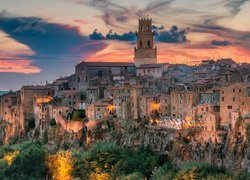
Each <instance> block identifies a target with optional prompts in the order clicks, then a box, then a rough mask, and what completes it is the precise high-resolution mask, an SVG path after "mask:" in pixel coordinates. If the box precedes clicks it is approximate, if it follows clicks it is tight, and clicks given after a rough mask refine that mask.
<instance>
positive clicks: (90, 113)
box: [86, 101, 114, 121]
mask: <svg viewBox="0 0 250 180" xmlns="http://www.w3.org/2000/svg"><path fill="white" fill-rule="evenodd" d="M113 114H114V106H113V105H112V104H111V103H109V102H105V101H96V102H94V103H92V104H89V105H88V106H87V107H86V116H87V117H88V118H89V120H90V121H92V120H94V121H96V120H99V121H100V120H103V119H105V118H108V117H109V116H110V115H113Z"/></svg>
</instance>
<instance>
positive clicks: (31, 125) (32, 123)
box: [27, 118, 36, 129]
mask: <svg viewBox="0 0 250 180" xmlns="http://www.w3.org/2000/svg"><path fill="white" fill-rule="evenodd" d="M27 123H28V128H29V129H34V128H35V127H36V121H35V119H34V118H30V119H27Z"/></svg>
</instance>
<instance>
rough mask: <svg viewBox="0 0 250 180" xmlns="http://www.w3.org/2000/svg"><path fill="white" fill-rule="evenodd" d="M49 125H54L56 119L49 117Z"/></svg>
mask: <svg viewBox="0 0 250 180" xmlns="http://www.w3.org/2000/svg"><path fill="white" fill-rule="evenodd" d="M49 125H50V126H51V127H53V126H55V125H56V120H55V119H54V118H53V119H51V120H50V121H49Z"/></svg>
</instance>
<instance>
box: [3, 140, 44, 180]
mask: <svg viewBox="0 0 250 180" xmlns="http://www.w3.org/2000/svg"><path fill="white" fill-rule="evenodd" d="M12 148H14V149H16V150H18V151H19V153H18V154H17V156H16V157H15V158H13V160H12V163H11V164H10V166H9V167H8V168H7V169H6V171H5V172H4V174H5V177H6V178H10V179H42V178H44V177H45V172H46V167H45V164H44V158H45V150H44V149H43V148H42V146H41V145H40V144H37V143H30V142H26V143H24V144H21V145H17V146H13V147H12Z"/></svg>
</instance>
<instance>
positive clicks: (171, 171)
mask: <svg viewBox="0 0 250 180" xmlns="http://www.w3.org/2000/svg"><path fill="white" fill-rule="evenodd" d="M178 170H179V169H178V167H176V166H173V165H172V163H170V162H167V163H165V164H164V165H163V166H160V167H158V168H155V169H154V170H153V172H152V175H151V179H153V180H165V179H173V178H174V177H175V176H176V174H177V172H178Z"/></svg>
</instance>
